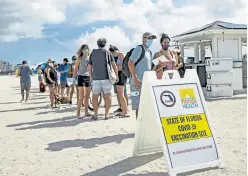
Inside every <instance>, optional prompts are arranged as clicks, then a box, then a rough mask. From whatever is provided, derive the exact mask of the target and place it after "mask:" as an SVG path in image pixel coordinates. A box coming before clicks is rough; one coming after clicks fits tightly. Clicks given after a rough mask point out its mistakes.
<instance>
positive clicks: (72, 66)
mask: <svg viewBox="0 0 248 176" xmlns="http://www.w3.org/2000/svg"><path fill="white" fill-rule="evenodd" d="M76 60H77V57H76V56H72V63H71V64H69V67H68V78H72V77H73V73H74V70H75V64H76ZM68 89H69V93H70V104H72V98H73V94H74V91H75V85H74V84H72V85H71V86H70V87H69V88H68Z"/></svg>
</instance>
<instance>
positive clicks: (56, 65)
mask: <svg viewBox="0 0 248 176" xmlns="http://www.w3.org/2000/svg"><path fill="white" fill-rule="evenodd" d="M54 69H55V71H56V74H57V84H56V86H55V92H56V94H58V95H60V73H59V71H58V69H59V64H57V63H54Z"/></svg>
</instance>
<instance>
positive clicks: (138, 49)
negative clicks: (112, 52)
mask: <svg viewBox="0 0 248 176" xmlns="http://www.w3.org/2000/svg"><path fill="white" fill-rule="evenodd" d="M141 54H142V48H141V46H137V47H136V48H135V49H134V50H133V52H132V54H131V56H130V59H129V61H128V68H129V71H130V73H131V75H132V77H133V78H134V79H138V76H137V73H136V70H135V63H136V62H137V61H138V59H139V58H140V55H141Z"/></svg>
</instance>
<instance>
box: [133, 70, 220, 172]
mask: <svg viewBox="0 0 248 176" xmlns="http://www.w3.org/2000/svg"><path fill="white" fill-rule="evenodd" d="M160 151H163V153H164V156H165V160H166V163H167V167H168V171H169V174H170V176H176V175H177V174H178V173H184V172H190V171H194V170H200V169H206V168H215V167H220V159H219V154H218V149H217V145H216V141H215V139H214V136H213V131H212V129H211V127H210V124H209V116H208V110H207V107H206V102H205V99H204V96H203V92H202V89H201V85H200V83H199V78H198V76H197V73H196V70H194V69H188V70H186V73H185V76H184V78H180V77H179V74H178V72H177V71H166V72H165V73H164V75H163V79H162V80H157V78H156V75H155V73H154V72H146V73H145V75H144V78H143V82H142V92H141V99H140V105H139V115H138V119H137V131H136V134H135V145H134V153H133V155H134V156H137V155H143V154H148V153H155V152H160Z"/></svg>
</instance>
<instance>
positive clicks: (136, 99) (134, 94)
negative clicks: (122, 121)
mask: <svg viewBox="0 0 248 176" xmlns="http://www.w3.org/2000/svg"><path fill="white" fill-rule="evenodd" d="M130 92H131V93H130V94H131V101H132V110H138V109H139V103H140V94H141V88H140V89H136V88H135V87H134V84H133V82H131V83H130Z"/></svg>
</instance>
